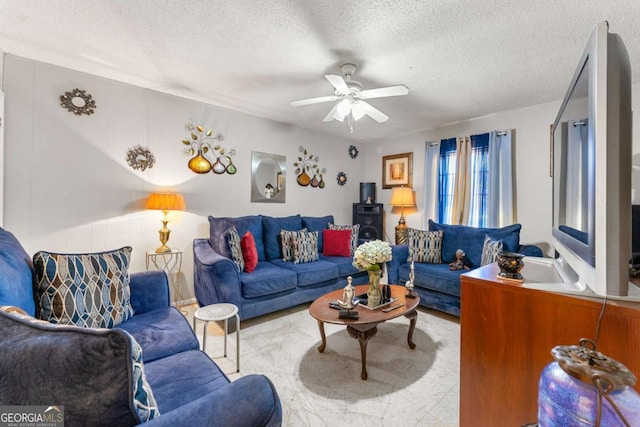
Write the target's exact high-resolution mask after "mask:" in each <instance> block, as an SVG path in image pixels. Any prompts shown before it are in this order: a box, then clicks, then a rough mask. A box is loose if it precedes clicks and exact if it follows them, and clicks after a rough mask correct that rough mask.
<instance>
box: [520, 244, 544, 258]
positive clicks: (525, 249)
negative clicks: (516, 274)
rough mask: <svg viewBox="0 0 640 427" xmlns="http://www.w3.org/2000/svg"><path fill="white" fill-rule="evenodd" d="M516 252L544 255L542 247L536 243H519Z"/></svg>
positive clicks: (528, 254)
mask: <svg viewBox="0 0 640 427" xmlns="http://www.w3.org/2000/svg"><path fill="white" fill-rule="evenodd" d="M518 253H521V254H522V255H525V256H538V257H542V256H544V254H543V252H542V249H540V248H539V247H537V246H536V245H520V248H519V249H518Z"/></svg>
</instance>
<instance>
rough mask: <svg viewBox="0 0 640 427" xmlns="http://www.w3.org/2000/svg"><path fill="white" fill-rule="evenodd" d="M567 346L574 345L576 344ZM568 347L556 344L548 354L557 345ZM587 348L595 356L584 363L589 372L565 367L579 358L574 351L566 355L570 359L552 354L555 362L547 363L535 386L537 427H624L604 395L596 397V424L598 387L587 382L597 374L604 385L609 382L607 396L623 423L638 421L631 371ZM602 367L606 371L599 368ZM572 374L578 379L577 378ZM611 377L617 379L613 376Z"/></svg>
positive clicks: (638, 403)
mask: <svg viewBox="0 0 640 427" xmlns="http://www.w3.org/2000/svg"><path fill="white" fill-rule="evenodd" d="M570 347H571V348H578V347H579V346H570ZM570 347H563V346H560V347H556V348H554V349H553V351H552V353H553V352H554V351H556V350H557V349H559V348H563V349H567V348H570ZM588 351H591V352H593V353H595V354H597V357H595V358H592V359H590V361H587V362H586V364H585V365H589V364H591V366H589V367H587V368H586V369H587V370H589V372H586V371H584V370H583V371H582V372H578V371H576V370H575V369H573V367H572V366H568V365H570V364H571V363H574V362H575V361H576V359H579V357H575V353H573V354H571V356H572V357H570V358H571V359H573V360H571V361H569V362H567V361H566V360H563V359H562V358H560V359H559V358H558V356H557V355H556V354H554V357H555V358H556V361H555V362H552V363H550V364H549V365H547V366H546V367H545V368H544V370H543V371H542V375H541V376H540V382H539V385H538V425H539V426H540V427H587V426H596V425H599V426H602V427H605V426H606V427H617V426H620V427H624V425H625V424H624V423H623V421H622V420H621V418H620V417H619V416H618V414H617V413H616V411H615V410H614V408H613V407H612V405H611V404H610V403H609V401H608V399H607V398H605V397H604V396H603V397H602V398H601V399H600V401H601V409H600V420H599V421H600V422H599V424H597V423H596V421H597V413H598V390H597V388H596V386H595V385H594V384H593V383H590V382H591V381H592V380H593V379H594V378H597V377H601V378H603V379H604V384H609V385H611V387H612V390H611V391H610V392H609V393H608V396H607V397H609V398H610V399H611V401H613V402H614V404H615V406H617V408H618V410H619V411H620V413H621V414H622V416H623V417H624V418H625V419H626V420H627V422H629V423H631V424H630V425H638V424H635V423H638V422H640V395H638V393H637V392H636V391H635V390H634V389H633V388H632V387H631V385H633V383H635V377H634V376H633V374H632V373H630V372H629V371H628V370H627V369H626V367H624V365H622V364H620V363H618V362H616V361H615V360H613V359H610V358H608V357H606V356H604V355H602V353H598V352H596V351H595V350H588ZM600 356H602V358H601V357H600ZM594 360H595V362H594ZM603 361H604V362H603ZM561 364H562V365H563V366H564V367H562V366H561ZM603 367H604V370H605V371H606V372H605V371H603V370H601V369H600V368H603ZM603 372H604V373H603ZM576 375H578V376H579V377H581V378H582V379H579V378H578V377H576ZM629 375H630V376H629ZM614 377H618V378H617V379H615V378H614ZM621 377H625V378H624V379H623V380H622V381H618V379H619V378H621ZM595 381H598V380H595ZM631 381H632V382H633V383H632V384H631V385H625V382H626V383H627V384H628V383H629V382H631Z"/></svg>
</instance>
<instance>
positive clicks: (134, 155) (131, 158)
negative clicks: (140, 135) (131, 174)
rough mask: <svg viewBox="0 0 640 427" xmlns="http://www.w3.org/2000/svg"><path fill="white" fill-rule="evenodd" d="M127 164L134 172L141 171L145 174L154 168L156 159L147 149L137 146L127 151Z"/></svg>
mask: <svg viewBox="0 0 640 427" xmlns="http://www.w3.org/2000/svg"><path fill="white" fill-rule="evenodd" d="M127 163H128V164H129V166H131V168H132V169H133V170H137V169H140V170H141V171H142V172H144V171H145V170H147V169H151V168H152V167H153V165H154V164H155V163H156V158H155V157H154V156H153V154H152V153H151V151H150V150H149V149H148V148H147V147H141V146H139V145H136V146H135V147H133V148H129V150H127Z"/></svg>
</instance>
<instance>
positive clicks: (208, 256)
mask: <svg viewBox="0 0 640 427" xmlns="http://www.w3.org/2000/svg"><path fill="white" fill-rule="evenodd" d="M193 286H194V289H195V294H196V299H197V300H198V304H200V306H205V305H209V304H217V303H221V302H226V303H231V304H235V305H236V306H237V307H238V308H239V307H240V272H239V269H238V266H237V265H236V264H235V263H234V262H233V261H232V260H231V259H229V258H227V257H225V256H223V255H220V254H219V253H217V252H216V251H214V250H213V248H212V247H211V245H210V244H209V241H208V240H207V239H194V241H193Z"/></svg>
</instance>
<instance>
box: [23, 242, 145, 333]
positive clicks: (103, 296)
mask: <svg viewBox="0 0 640 427" xmlns="http://www.w3.org/2000/svg"><path fill="white" fill-rule="evenodd" d="M130 257H131V247H129V246H126V247H123V248H120V249H117V250H113V251H108V252H99V253H91V254H56V253H51V252H45V251H40V252H37V253H36V254H35V255H34V256H33V266H34V277H35V281H36V285H37V292H38V301H39V308H40V311H39V317H40V318H41V319H43V320H47V321H49V322H52V323H61V324H73V325H77V326H84V327H90V328H110V327H113V326H116V325H118V324H119V323H121V322H123V321H125V320H127V319H129V318H130V317H131V316H133V309H132V308H131V301H130V299H131V290H130V289H129V260H130Z"/></svg>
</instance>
